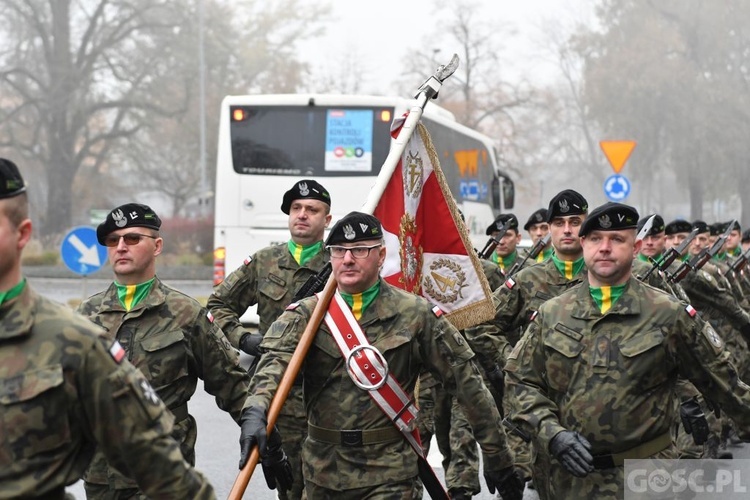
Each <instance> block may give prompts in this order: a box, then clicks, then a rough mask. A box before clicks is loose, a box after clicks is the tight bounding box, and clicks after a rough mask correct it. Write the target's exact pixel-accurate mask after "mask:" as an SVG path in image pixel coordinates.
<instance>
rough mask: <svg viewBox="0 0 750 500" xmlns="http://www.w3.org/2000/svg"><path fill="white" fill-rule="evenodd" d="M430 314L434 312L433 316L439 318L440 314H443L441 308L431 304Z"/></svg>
mask: <svg viewBox="0 0 750 500" xmlns="http://www.w3.org/2000/svg"><path fill="white" fill-rule="evenodd" d="M432 314H434V315H435V316H437V317H438V318H439V317H440V316H442V315H443V310H442V309H440V308H439V307H438V306H433V307H432Z"/></svg>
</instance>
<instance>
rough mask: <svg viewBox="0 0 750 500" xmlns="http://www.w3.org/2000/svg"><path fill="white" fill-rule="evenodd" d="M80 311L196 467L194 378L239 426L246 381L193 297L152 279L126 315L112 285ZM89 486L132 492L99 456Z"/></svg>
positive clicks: (88, 475)
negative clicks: (169, 417)
mask: <svg viewBox="0 0 750 500" xmlns="http://www.w3.org/2000/svg"><path fill="white" fill-rule="evenodd" d="M79 312H81V313H82V314H83V315H84V316H86V317H88V318H89V319H90V320H91V321H93V322H94V323H96V324H97V325H99V326H101V327H102V328H104V329H105V330H106V331H107V335H108V336H109V337H110V338H112V339H117V340H118V341H119V342H120V344H122V346H123V348H124V349H125V351H126V352H127V358H128V360H129V361H130V362H131V363H132V364H133V365H135V366H136V367H137V368H138V369H140V371H141V372H143V374H144V375H145V376H146V378H147V379H148V380H149V382H151V385H152V386H153V387H154V388H155V389H156V392H157V393H158V394H159V397H160V398H161V399H162V400H163V401H164V403H165V404H166V405H167V407H168V408H169V409H170V410H171V411H172V412H173V413H175V415H176V417H177V420H178V423H177V425H176V426H175V432H174V436H175V438H176V439H177V440H178V441H180V444H181V446H182V451H183V454H184V455H185V458H186V459H187V460H188V461H189V462H192V463H194V462H195V458H194V457H195V438H196V428H195V420H194V419H193V418H192V417H190V418H185V417H186V416H187V403H188V401H189V400H190V398H191V397H192V395H193V394H194V393H195V389H196V386H197V384H198V379H199V378H200V379H202V380H203V386H204V388H205V390H206V392H208V393H209V394H211V395H213V396H215V397H216V403H217V405H218V406H219V408H221V409H222V410H224V411H226V412H229V413H230V414H231V416H232V418H233V419H234V420H235V421H239V418H240V414H241V412H242V405H243V403H244V401H245V398H247V391H248V387H249V384H250V376H249V375H248V374H247V372H246V371H245V370H244V369H242V367H240V364H239V356H238V354H237V352H236V351H235V350H234V349H233V348H232V346H230V345H229V342H228V341H227V339H226V337H225V336H224V334H223V333H222V331H221V329H220V328H219V327H218V326H217V325H216V324H212V322H211V320H210V318H209V316H208V311H206V309H205V308H203V307H201V305H200V304H199V303H198V302H197V301H196V300H195V299H193V298H191V297H189V296H187V295H185V294H183V293H182V292H178V291H177V290H175V289H173V288H170V287H168V286H167V285H165V284H164V283H162V282H161V281H160V280H159V278H156V279H155V281H154V284H153V285H152V288H151V291H150V292H149V294H148V296H147V297H146V298H145V299H144V300H143V301H142V302H141V303H139V304H138V305H136V306H135V307H134V308H133V309H132V310H130V311H129V312H126V311H125V309H124V308H123V306H122V305H121V304H120V301H119V299H118V297H117V288H116V287H115V285H114V283H113V284H112V285H110V287H109V288H108V289H107V290H105V291H104V292H101V293H98V294H96V295H93V296H91V297H89V298H88V299H87V300H85V301H84V302H83V303H82V304H81V305H80V306H79ZM86 480H87V481H89V482H94V483H99V484H106V483H110V484H111V485H113V487H115V488H126V487H132V483H131V482H129V481H127V480H126V479H125V478H124V477H123V476H121V475H120V474H117V473H115V471H113V470H111V468H108V467H107V465H106V462H105V460H104V457H103V456H101V455H100V454H97V457H96V458H95V460H93V461H92V465H91V468H90V469H89V471H88V472H87V473H86Z"/></svg>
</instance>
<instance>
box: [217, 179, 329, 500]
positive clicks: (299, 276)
mask: <svg viewBox="0 0 750 500" xmlns="http://www.w3.org/2000/svg"><path fill="white" fill-rule="evenodd" d="M281 211H282V212H283V213H284V214H286V215H287V216H288V222H287V224H288V227H289V235H290V237H289V240H288V241H287V242H286V243H280V244H278V245H272V246H269V247H266V248H262V249H260V250H258V251H257V252H255V253H254V254H253V255H251V256H249V257H248V258H247V259H245V262H244V263H243V264H242V265H241V266H240V267H239V268H237V270H235V271H234V272H232V273H231V274H230V275H229V276H227V277H226V279H225V280H224V281H223V282H222V283H220V284H219V285H217V286H216V287H215V288H214V292H213V294H211V296H210V297H209V299H208V309H209V310H210V311H211V313H212V314H213V315H214V318H215V321H216V322H217V323H218V324H219V326H221V328H222V330H224V332H225V333H226V335H227V338H229V341H230V342H231V343H232V345H233V346H235V347H236V348H238V349H241V350H242V351H244V352H245V353H247V354H250V355H252V356H254V357H255V359H254V361H253V362H254V363H256V362H257V360H258V359H259V357H260V355H261V354H262V350H261V349H260V348H259V345H260V343H261V341H262V340H263V336H264V335H265V333H266V332H267V331H268V328H269V327H270V326H271V323H273V322H274V321H276V318H278V317H279V316H280V315H281V313H283V312H284V308H285V307H286V306H288V305H289V303H290V302H292V299H293V297H294V295H295V292H297V290H299V289H300V288H301V287H302V286H303V285H304V284H305V282H307V280H308V279H310V278H311V277H313V276H314V275H315V274H317V273H318V272H319V271H321V270H322V269H323V268H324V267H325V266H326V264H327V263H328V260H329V259H328V253H327V252H325V251H324V249H323V235H324V234H325V230H326V228H327V227H328V225H329V224H330V223H331V195H330V194H329V193H328V190H327V189H326V188H325V187H323V186H322V185H321V184H320V183H319V182H317V181H315V180H313V179H302V180H300V181H298V182H295V183H294V185H293V186H292V187H291V188H289V190H288V191H286V192H285V193H284V197H283V199H282V202H281ZM256 304H257V306H258V316H259V318H260V322H259V325H258V331H257V332H254V331H251V330H249V329H248V328H246V327H245V326H244V325H243V324H242V323H241V322H240V317H242V315H243V314H245V311H246V310H247V308H248V307H250V306H253V305H256ZM253 369H254V366H253V367H251V371H252V370H253ZM301 383H302V380H301V379H298V380H297V381H296V383H295V386H294V388H293V389H292V391H291V393H290V395H289V397H288V398H287V400H286V403H285V404H284V407H283V408H282V410H281V415H280V416H279V420H278V422H277V427H278V428H279V432H280V433H281V435H282V436H283V438H284V448H285V449H286V451H287V453H288V456H289V460H290V462H291V464H292V469H293V471H294V484H293V485H292V488H291V490H290V491H288V492H279V496H280V498H281V499H282V500H299V499H300V498H301V497H302V492H303V489H304V484H303V482H302V465H301V462H300V459H299V456H300V453H301V450H302V448H301V447H302V442H303V441H304V440H305V437H306V436H307V420H306V418H305V407H304V403H303V401H302V390H301Z"/></svg>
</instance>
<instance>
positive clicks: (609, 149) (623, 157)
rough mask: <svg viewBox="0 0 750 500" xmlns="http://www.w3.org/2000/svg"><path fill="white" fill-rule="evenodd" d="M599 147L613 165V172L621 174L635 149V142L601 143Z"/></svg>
mask: <svg viewBox="0 0 750 500" xmlns="http://www.w3.org/2000/svg"><path fill="white" fill-rule="evenodd" d="M599 147H601V148H602V151H604V155H605V156H606V157H607V160H609V164H610V165H612V170H614V171H615V173H616V174H619V173H620V170H622V167H624V166H625V162H626V161H628V158H630V153H632V152H633V149H634V148H635V141H599Z"/></svg>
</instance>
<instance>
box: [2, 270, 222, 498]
mask: <svg viewBox="0 0 750 500" xmlns="http://www.w3.org/2000/svg"><path fill="white" fill-rule="evenodd" d="M102 333H103V332H101V331H100V330H99V329H98V328H96V327H95V326H94V325H92V324H91V323H90V322H89V321H87V320H86V319H84V318H83V317H81V316H78V315H77V314H74V313H73V312H72V311H70V310H69V309H68V308H66V307H64V306H62V305H60V304H57V303H55V302H52V301H50V300H48V299H45V298H43V297H40V296H39V295H37V294H36V292H34V291H33V290H32V289H31V287H30V286H29V285H28V284H27V285H26V286H25V288H24V290H23V292H22V293H21V295H20V296H19V297H17V298H15V299H12V300H10V301H8V302H6V303H4V304H2V306H0V498H19V497H25V496H31V497H36V496H44V494H45V493H51V492H53V491H55V490H59V489H61V488H63V487H64V486H65V485H67V484H71V483H74V482H75V481H77V480H78V479H80V478H81V476H82V474H83V472H84V470H85V468H86V466H87V465H88V464H89V461H90V460H91V457H92V455H93V454H94V449H95V447H96V446H97V443H99V445H100V450H101V451H102V452H103V453H104V454H105V455H106V457H107V459H108V460H110V461H111V463H113V464H116V465H117V467H119V468H122V469H125V470H130V471H131V473H132V474H133V477H135V478H136V479H137V481H138V485H139V487H140V488H141V489H142V490H143V491H144V492H145V493H146V494H147V495H148V496H149V497H152V498H173V499H185V498H206V499H210V498H215V496H214V492H213V489H212V488H211V485H210V484H208V483H207V482H206V481H205V479H204V478H203V477H202V476H201V475H200V474H199V473H198V472H197V471H195V470H194V469H192V468H190V466H189V465H188V463H187V462H185V460H184V458H183V457H182V454H181V453H180V449H179V446H178V443H177V442H176V441H175V440H174V439H172V438H171V437H170V433H171V431H172V426H173V417H172V415H171V414H170V413H169V412H168V411H166V407H165V406H164V404H163V403H162V402H161V400H160V399H159V398H157V397H156V395H155V394H154V391H153V389H152V388H151V386H150V385H149V384H148V382H147V381H146V379H145V378H144V377H143V375H142V374H141V373H140V372H139V371H138V370H136V369H135V368H134V367H133V366H132V365H131V364H130V363H129V362H128V361H127V360H126V359H122V358H121V357H120V356H118V355H117V350H116V346H113V342H112V341H111V340H106V339H105V338H104V336H103V335H102ZM118 360H119V361H118Z"/></svg>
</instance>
